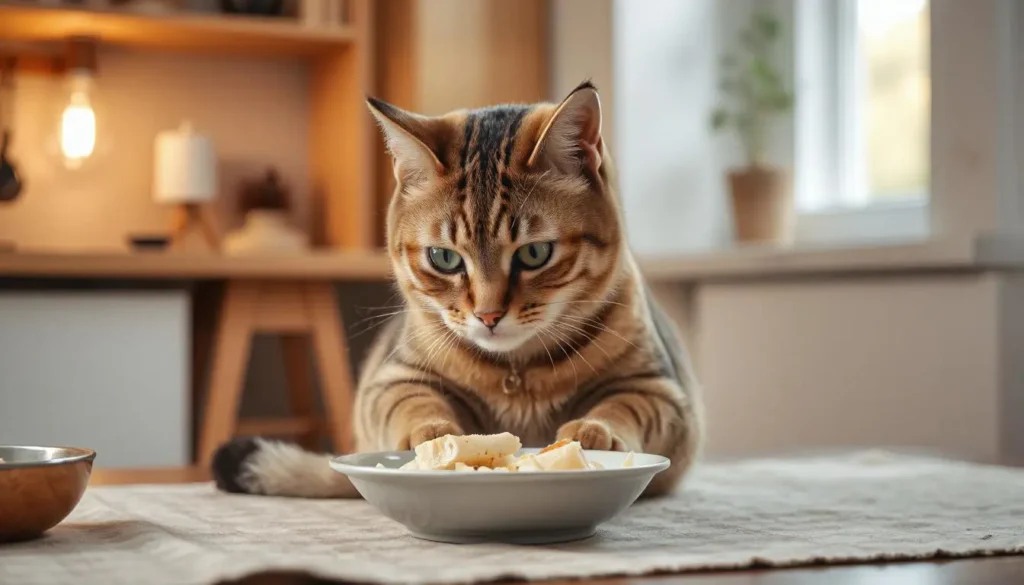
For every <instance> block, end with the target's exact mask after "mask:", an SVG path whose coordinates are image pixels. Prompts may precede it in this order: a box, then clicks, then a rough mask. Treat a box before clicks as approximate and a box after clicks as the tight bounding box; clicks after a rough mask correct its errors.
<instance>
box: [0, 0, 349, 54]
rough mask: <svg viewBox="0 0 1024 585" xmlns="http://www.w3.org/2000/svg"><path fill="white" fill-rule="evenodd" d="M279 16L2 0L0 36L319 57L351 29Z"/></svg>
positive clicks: (340, 42)
mask: <svg viewBox="0 0 1024 585" xmlns="http://www.w3.org/2000/svg"><path fill="white" fill-rule="evenodd" d="M281 20H282V19H277V18H258V17H244V16H233V15H217V14H197V13H187V14H183V13H171V14H167V15H147V14H134V13H130V12H124V11H114V10H95V9H85V8H68V7H63V6H56V7H51V6H40V5H39V4H36V3H34V2H27V1H25V0H0V39H3V40H15V41H25V42H46V41H52V42H60V41H63V40H64V39H65V38H67V37H68V36H72V35H88V36H95V37H98V38H99V40H100V41H101V42H103V43H105V44H112V45H123V46H130V47H139V48H146V49H156V50H169V51H179V52H191V53H235V54H245V55H263V56H266V55H281V56H319V55H326V54H330V53H332V52H334V51H336V50H337V49H339V48H341V47H344V46H345V45H347V44H349V43H351V42H352V41H353V40H354V38H355V37H356V34H355V33H354V31H353V30H352V28H351V27H347V26H344V27H335V28H322V29H317V28H311V27H307V26H304V25H302V24H301V23H299V22H288V21H284V22H281Z"/></svg>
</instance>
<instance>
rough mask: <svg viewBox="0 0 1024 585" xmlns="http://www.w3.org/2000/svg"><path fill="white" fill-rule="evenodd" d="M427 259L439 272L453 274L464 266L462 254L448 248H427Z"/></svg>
mask: <svg viewBox="0 0 1024 585" xmlns="http://www.w3.org/2000/svg"><path fill="white" fill-rule="evenodd" d="M427 260H430V265H431V266H433V267H434V268H436V269H437V270H438V271H439V272H443V273H445V274H453V273H455V272H458V271H459V270H460V269H461V268H462V256H459V253H458V252H456V251H455V250H449V249H448V248H427Z"/></svg>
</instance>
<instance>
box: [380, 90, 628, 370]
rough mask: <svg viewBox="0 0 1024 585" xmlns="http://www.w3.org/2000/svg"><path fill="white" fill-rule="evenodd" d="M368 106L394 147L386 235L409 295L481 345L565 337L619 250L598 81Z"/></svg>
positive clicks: (593, 299) (583, 316)
mask: <svg viewBox="0 0 1024 585" xmlns="http://www.w3.org/2000/svg"><path fill="white" fill-rule="evenodd" d="M371 108H372V109H373V110H374V113H375V114H376V115H377V117H378V119H379V120H380V121H381V124H382V126H383V128H384V130H385V134H386V136H387V138H388V143H389V147H390V150H391V152H392V153H393V155H394V158H395V173H396V178H397V179H398V189H397V190H396V194H395V197H394V199H393V201H392V205H391V208H390V211H389V218H388V247H389V252H390V254H391V257H392V259H393V261H394V263H395V272H396V275H397V278H398V281H399V284H400V285H401V287H402V290H403V291H404V293H405V295H406V297H407V298H408V299H409V301H410V302H412V303H416V304H417V305H418V306H419V307H420V308H422V309H424V310H426V311H429V312H431V313H434V314H437V315H438V316H440V318H441V320H442V322H443V323H444V326H445V327H446V328H447V330H448V332H450V334H454V335H458V336H460V337H462V338H463V339H465V340H468V341H469V342H471V343H472V344H473V345H475V346H477V347H479V348H481V349H483V350H485V351H487V352H492V353H507V352H514V351H516V350H518V349H520V348H524V347H526V346H531V347H544V348H547V347H556V346H558V345H571V344H572V343H573V340H574V339H576V338H578V337H579V334H580V333H582V332H583V331H584V330H585V329H586V327H585V326H586V324H587V319H589V316H590V315H592V314H593V313H594V312H595V311H596V310H597V309H598V305H599V304H600V301H601V300H602V299H603V298H605V296H606V295H607V293H608V288H609V286H610V285H609V283H610V282H611V281H612V275H613V272H614V270H615V268H616V266H617V263H618V258H619V253H620V250H619V248H620V228H619V217H618V211H617V207H616V203H615V201H614V199H613V197H612V195H611V192H610V191H611V187H610V186H609V185H608V172H607V168H606V167H607V164H606V162H605V160H604V156H603V147H602V144H601V139H600V105H599V101H598V98H597V94H596V91H595V90H594V89H593V88H592V87H590V86H589V85H584V86H581V87H580V88H578V89H577V90H576V91H574V92H573V93H572V94H571V95H570V96H569V97H568V98H566V100H565V101H563V102H562V104H559V105H557V106H556V105H550V104H541V105H535V106H501V107H496V108H488V109H484V110H475V111H469V112H456V113H453V114H449V115H447V116H444V117H440V118H424V117H419V116H416V115H413V114H409V113H406V112H402V111H400V110H397V109H395V108H393V107H392V106H389V105H387V104H383V103H381V102H377V101H373V102H371Z"/></svg>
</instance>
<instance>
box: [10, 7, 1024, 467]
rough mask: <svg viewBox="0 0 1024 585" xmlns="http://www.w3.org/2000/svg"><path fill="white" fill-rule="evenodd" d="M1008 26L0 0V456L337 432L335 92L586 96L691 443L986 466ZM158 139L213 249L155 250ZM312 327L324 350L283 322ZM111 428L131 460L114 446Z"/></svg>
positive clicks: (1015, 408)
mask: <svg viewBox="0 0 1024 585" xmlns="http://www.w3.org/2000/svg"><path fill="white" fill-rule="evenodd" d="M147 4H148V3H147ZM253 11H256V12H260V14H254V13H253ZM1022 28H1024V5H1022V4H1021V3H1019V2H1016V1H1014V0H976V1H972V2H963V1H961V0H687V1H680V0H645V1H644V2H636V1H631V0H373V1H370V0H337V1H334V0H332V1H329V2H326V1H325V2H319V1H317V0H287V1H284V2H280V3H277V2H269V3H264V2H224V3H222V2H220V0H181V1H176V2H168V3H165V4H162V5H161V7H160V9H159V10H156V9H154V8H153V7H152V6H150V7H149V8H145V9H144V8H143V7H142V6H141V5H140V6H134V7H129V6H128V5H125V4H124V3H122V2H96V3H88V2H87V3H69V2H60V1H57V0H53V1H50V2H29V1H26V0H0V56H2V57H17V63H18V67H17V84H16V91H15V92H13V100H10V101H13V111H14V112H15V113H14V114H13V116H11V118H12V119H11V120H8V119H6V115H5V119H4V121H3V124H4V125H5V127H7V128H9V129H10V131H11V133H12V134H11V135H12V136H14V137H16V140H12V141H11V144H10V148H9V152H7V153H5V157H6V158H8V160H10V161H14V163H15V167H16V168H17V170H18V176H19V178H20V180H21V181H22V182H23V188H22V189H21V193H20V196H19V197H18V199H17V200H16V201H12V202H11V203H10V204H7V205H4V206H3V207H2V208H0V240H9V241H11V242H13V243H15V244H16V246H17V252H16V253H8V254H4V255H0V442H46V443H52V442H64V443H68V444H79V445H84V446H88V447H92V448H95V449H97V451H99V452H100V453H102V455H101V457H100V459H99V460H98V465H101V466H103V465H108V466H115V467H118V466H120V467H134V466H139V465H144V464H145V463H146V461H150V462H151V463H152V464H153V465H157V464H159V465H168V466H185V465H192V464H193V463H195V462H196V461H197V460H201V459H202V457H203V455H202V454H201V453H200V451H201V450H200V449H198V448H197V445H198V444H199V443H201V442H202V441H200V440H199V435H200V434H201V433H200V429H201V428H203V427H204V426H205V427H206V428H207V432H206V437H207V438H208V440H207V444H211V443H212V441H213V440H214V439H216V438H218V437H224V436H229V435H230V434H233V433H235V432H237V431H238V430H239V429H240V428H246V427H245V425H248V428H250V429H251V428H260V429H264V430H266V429H270V430H272V431H274V432H275V433H278V434H281V435H282V436H294V437H298V438H299V439H300V440H302V441H303V442H304V444H307V445H321V446H323V447H324V448H328V447H331V446H332V445H337V444H339V443H340V442H341V439H342V437H340V436H339V435H337V434H336V433H335V431H336V429H337V428H338V427H339V425H344V424H345V423H344V421H343V420H342V419H344V416H345V415H344V409H343V408H338V407H335V408H330V407H329V408H326V409H325V408H324V406H325V404H321V402H322V401H324V400H325V399H326V398H328V397H330V396H339V395H344V394H345V393H346V392H347V391H348V390H347V389H348V388H349V387H350V385H351V381H352V380H351V378H353V377H354V376H356V375H358V373H359V364H360V361H361V358H362V356H363V355H364V353H365V350H366V347H367V344H368V343H369V341H370V340H371V339H372V337H373V335H374V333H375V332H376V330H377V327H378V326H379V324H380V323H382V322H383V315H384V314H386V313H387V312H389V311H392V310H394V309H393V308H391V309H388V308H387V307H389V306H392V305H395V304H396V303H397V302H398V300H399V298H398V297H397V295H396V294H395V292H394V288H393V285H392V283H391V282H390V281H389V270H390V268H389V264H388V261H387V258H386V256H385V254H384V251H383V244H384V235H385V234H384V225H383V218H384V210H385V209H386V206H387V203H388V201H389V199H390V197H391V195H392V192H393V190H394V179H393V172H392V168H391V164H390V161H389V160H388V159H387V157H386V156H385V154H384V148H383V144H382V141H381V139H380V136H379V133H378V132H377V131H376V129H375V128H374V127H373V122H372V119H371V117H370V116H369V115H368V112H367V109H366V106H365V103H364V98H365V96H366V95H367V94H372V95H375V96H378V97H380V98H382V99H384V100H386V101H389V102H391V103H394V104H395V105H397V106H400V107H403V108H408V109H411V110H415V111H418V112H422V113H424V114H440V113H442V112H446V111H448V110H452V109H458V108H469V107H479V106H485V105H489V104H494V103H499V102H532V101H537V100H557V99H559V98H560V96H562V95H564V94H565V93H566V92H567V91H568V90H570V89H571V88H573V87H575V86H576V85H577V84H578V83H579V82H580V81H581V80H583V79H586V78H590V79H592V80H593V81H594V83H595V84H596V85H597V87H598V88H599V89H600V92H601V100H602V107H603V109H604V125H603V128H602V130H603V133H604V142H605V144H606V146H607V148H609V149H610V151H611V153H612V155H613V157H614V160H615V162H616V167H617V171H618V173H619V175H620V176H619V179H620V186H621V190H620V191H621V193H620V195H621V199H622V203H623V209H624V216H625V221H626V226H627V233H628V237H629V240H630V244H631V246H632V248H633V249H634V251H635V252H636V253H637V256H638V258H639V260H640V263H641V268H642V269H643V270H644V272H645V273H646V275H647V277H648V279H649V281H650V283H651V285H652V288H653V289H654V291H655V293H656V295H657V296H658V298H659V300H660V301H661V302H662V304H663V305H664V306H665V308H666V310H667V311H668V312H669V313H670V315H671V316H672V317H673V318H674V319H675V320H676V322H677V323H678V324H679V325H680V327H681V328H682V329H683V331H684V333H685V335H686V338H687V343H688V346H689V348H690V350H691V352H692V354H693V358H694V364H695V367H696V369H697V373H698V375H699V377H700V378H701V380H702V382H703V384H704V386H705V387H706V391H705V392H706V397H707V403H708V414H709V443H708V449H707V453H708V454H709V456H731V455H735V454H750V453H756V452H762V451H772V452H779V451H787V450H800V451H807V450H819V449H832V448H842V449H846V448H854V447H863V446H889V447H896V448H911V449H927V450H938V451H942V452H945V453H950V454H954V455H958V456H964V457H969V458H974V459H981V460H1009V459H1013V458H1015V457H1020V456H1022V455H1024V434H1022V433H1021V432H1020V431H1019V430H1018V427H1019V425H1015V424H1014V421H1015V420H1016V419H1017V418H1019V417H1020V416H1022V415H1024V399H1022V398H1021V397H1022V396H1024V387H1022V382H1021V380H1024V369H1022V368H1024V365H1021V364H1022V362H1020V360H1016V359H1014V356H1015V355H1017V354H1018V353H1019V352H1021V351H1024V305H1022V303H1024V294H1021V293H1022V292H1024V281H1022V280H1021V279H1020V276H1019V275H1020V270H1021V268H1022V267H1024V245H1022V243H1021V240H1020V235H1021V234H1020V232H1021V228H1022V227H1024V202H1022V201H1021V197H1022V195H1021V189H1020V186H1021V185H1024V174H1022V173H1024V164H1022V160H1021V159H1022V155H1021V146H1020V145H1021V144H1024V122H1021V120H1024V116H1021V115H1020V111H1019V110H1020V108H1021V107H1022V105H1024V103H1022V101H1021V96H1024V85H1022V84H1024V75H1022V73H1021V71H1024V63H1022V59H1024V47H1022V46H1021V45H1022V44H1024V40H1022V39H1024V35H1021V34H1020V31H1021V29H1022ZM73 39H88V42H85V41H79V43H78V44H77V45H76V44H75V42H71V41H72V40H73ZM75 47H78V49H77V52H76V49H75ZM82 62H87V63H89V64H91V65H90V66H89V67H75V66H73V65H74V64H75V63H82ZM75 71H78V72H80V73H83V72H88V75H87V76H86V77H78V75H79V74H78V73H75V74H72V72H75ZM83 74H84V73H83ZM74 79H88V81H89V87H88V89H89V91H90V93H88V95H87V96H85V98H87V101H88V104H89V107H88V108H85V107H84V106H83V104H84V102H83V101H82V100H83V99H85V98H83V97H82V96H80V95H79V93H81V92H78V93H75V94H72V93H70V92H69V90H68V89H67V88H66V86H63V84H64V83H65V82H66V81H68V80H74ZM76 83H77V82H76ZM92 90H96V94H95V96H96V99H94V95H93V94H92V93H91V92H92ZM77 91H78V90H76V92H77ZM73 95H74V97H72V96H73ZM83 95H84V94H83ZM90 108H91V109H92V111H93V112H94V117H95V125H93V118H92V117H90V116H88V115H86V112H87V110H89V109H90ZM55 112H69V115H68V123H67V124H65V125H63V126H62V125H61V124H58V121H60V120H61V119H60V118H58V119H55V118H54V113H55ZM182 120H190V121H191V122H192V124H194V127H195V128H196V129H201V132H200V133H201V135H202V136H204V137H206V138H207V139H208V140H209V141H210V144H212V145H215V146H216V149H215V154H212V155H210V156H211V157H213V158H214V159H215V160H213V161H212V164H211V166H210V167H209V168H208V169H207V170H205V171H202V172H198V171H197V174H195V175H192V174H190V173H192V172H193V171H181V173H180V174H179V175H178V176H177V177H176V178H178V179H182V180H184V179H188V178H189V177H191V178H192V179H194V180H196V181H200V180H201V182H202V183H203V188H201V189H198V190H196V192H195V193H194V194H193V195H195V197H191V198H189V199H188V201H187V202H185V203H187V204H188V205H193V207H192V209H194V210H196V211H197V212H201V213H202V216H203V217H204V218H205V219H206V220H207V221H209V223H210V230H211V231H213V232H216V233H224V234H231V236H228V237H229V239H230V241H231V242H232V243H231V244H229V245H226V246H223V247H219V246H218V247H215V246H209V245H206V244H205V243H204V242H203V240H202V237H203V236H202V231H201V230H190V234H189V237H187V238H185V239H184V241H182V242H179V243H180V245H179V246H174V247H164V246H161V242H163V241H164V240H163V239H161V237H162V235H164V234H167V231H168V230H167V226H168V225H171V220H172V213H173V212H174V210H173V209H171V208H169V207H168V206H165V205H161V204H160V198H159V197H157V196H156V194H155V193H154V185H155V184H156V185H159V184H161V183H162V181H156V179H157V178H158V176H159V171H158V169H160V168H161V164H160V162H159V160H156V158H158V157H156V158H155V157H154V141H155V140H156V139H157V136H158V135H159V134H160V133H161V132H163V131H165V130H167V129H169V128H178V127H179V124H180V123H181V121H182ZM709 121H712V122H714V123H709ZM55 128H66V129H67V130H68V137H69V140H67V141H65V142H66V144H65V142H61V141H56V140H54V138H53V136H54V135H55V134H56V133H55ZM716 128H717V129H718V130H721V131H720V132H718V131H716ZM93 140H95V144H94V145H93V144H92V142H93ZM62 144H63V145H64V146H67V148H64V149H63V151H64V152H63V154H64V155H70V157H71V159H76V158H83V159H87V162H88V164H83V165H81V166H80V167H76V168H69V167H68V165H66V164H64V162H65V159H67V158H68V157H67V156H61V153H62V150H61V149H60V148H59V147H60V146H61V145H62ZM87 147H89V148H87ZM90 150H92V151H93V152H91V153H88V154H89V156H87V157H86V156H84V155H85V154H86V151H90ZM100 155H102V156H100ZM207 161H208V162H209V159H207ZM72 166H74V165H72ZM268 169H273V175H271V176H268V175H267V171H268ZM176 174H177V173H176ZM155 181H156V182H155ZM252 181H256V183H251V182H252ZM158 192H159V190H158ZM246 193H248V194H249V195H258V196H257V197H255V199H257V200H259V201H258V202H256V203H251V202H250V200H251V198H247V197H245V194H246ZM266 196H269V197H266ZM151 240H152V241H151ZM239 242H241V243H239ZM270 242H277V244H275V245H270V244H269V243H270ZM284 248H287V249H288V250H289V253H288V254H279V253H277V252H279V251H281V250H282V249H284ZM240 249H245V250H246V253H245V254H240V253H239V254H235V253H228V252H232V251H238V250H240ZM271 249H273V250H274V251H272V250H271ZM310 295H312V296H310ZM310 298H315V299H317V303H319V305H317V309H316V310H315V311H314V309H313V308H311V307H312V305H311V304H310V301H309V299H310ZM328 305H330V307H328ZM325 307H326V308H328V309H329V308H331V307H333V308H334V309H335V310H336V312H337V313H338V317H337V318H334V317H331V316H328V317H326V318H327V319H329V320H330V321H331V324H332V326H335V327H336V328H337V331H340V332H343V333H338V334H337V335H336V336H335V334H334V333H332V332H331V331H326V332H324V331H321V332H320V333H317V331H318V330H317V329H316V327H315V326H314V325H315V321H316V319H322V318H323V317H322V315H331V313H330V311H327V312H325ZM143 323H152V326H144V325H143ZM266 331H270V332H271V333H272V335H266V334H265V332H266ZM317 335H320V336H321V339H320V342H319V343H321V345H320V346H318V345H317V342H316V339H317V337H316V336H317ZM334 337H337V339H335V338H334ZM324 344H326V345H324ZM317 347H343V348H344V350H343V351H340V352H339V354H338V355H339V357H338V361H337V362H330V360H327V362H328V363H329V364H330V363H334V365H335V366H337V367H336V368H335V369H330V367H328V368H327V369H324V367H323V365H322V362H323V361H324V360H314V359H313V358H314V355H315V354H316V352H317V351H318V350H317V349H316V348H317ZM82 348H85V349H82ZM125 348H130V351H128V350H126V349H125ZM323 351H326V350H323ZM225 355H226V356H228V357H227V358H225V359H219V358H218V357H217V356H225ZM84 356H88V360H86V359H85V357H84ZM346 358H347V359H346ZM218 364H219V365H218ZM314 366H316V367H314ZM337 368H340V370H339V369H337ZM339 371H340V372H342V373H339ZM325 379H327V381H326V382H324V380H325ZM325 384H326V386H328V387H329V388H330V390H329V391H328V392H327V393H326V394H322V393H320V392H316V390H318V389H322V388H323V387H324V386H325ZM79 395H82V396H90V397H91V398H92V399H91V400H90V401H88V402H85V401H83V402H81V403H80V402H76V400H77V398H76V397H78V396H79ZM33 397H35V398H33ZM321 397H324V398H321ZM50 404H62V405H64V404H69V405H73V406H68V407H63V406H62V407H60V408H50V407H49V406H48V405H50ZM146 404H154V405H159V408H160V413H159V415H154V414H150V415H146V414H145V413H144V412H143V411H144V406H145V405H146ZM211 408H214V409H215V411H216V415H215V417H214V418H210V417H209V416H207V414H208V413H209V412H210V409H211ZM15 412H17V415H12V414H10V413H15ZM145 416H151V417H152V420H151V421H149V422H150V424H148V425H147V429H148V430H151V431H153V432H157V431H158V432H159V433H160V435H161V442H160V443H159V444H157V443H154V444H146V445H144V447H145V448H146V449H148V450H150V452H151V454H152V456H151V457H150V458H149V459H146V458H144V457H142V456H141V455H140V453H139V451H138V449H139V448H142V447H143V446H142V445H134V444H132V443H131V442H127V441H124V440H123V439H122V438H121V437H122V436H123V435H121V433H129V434H132V433H140V432H143V429H141V427H138V426H137V421H138V419H139V417H145ZM15 418H16V419H17V421H16V423H17V424H15V423H14V422H12V420H13V419H15ZM129 419H130V420H129ZM214 419H216V420H214ZM82 420H89V421H93V422H91V423H90V424H77V422H80V421H82ZM76 421H77V422H76ZM209 421H214V422H209Z"/></svg>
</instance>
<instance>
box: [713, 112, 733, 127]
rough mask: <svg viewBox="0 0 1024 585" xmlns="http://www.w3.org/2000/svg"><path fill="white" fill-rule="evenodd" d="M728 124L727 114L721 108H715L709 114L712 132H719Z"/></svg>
mask: <svg viewBox="0 0 1024 585" xmlns="http://www.w3.org/2000/svg"><path fill="white" fill-rule="evenodd" d="M728 123H729V113H728V112H726V111H725V110H723V109H722V108H715V110H714V111H713V112H711V128H712V129H714V130H721V129H722V128H725V126H726V125H727V124H728Z"/></svg>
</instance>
